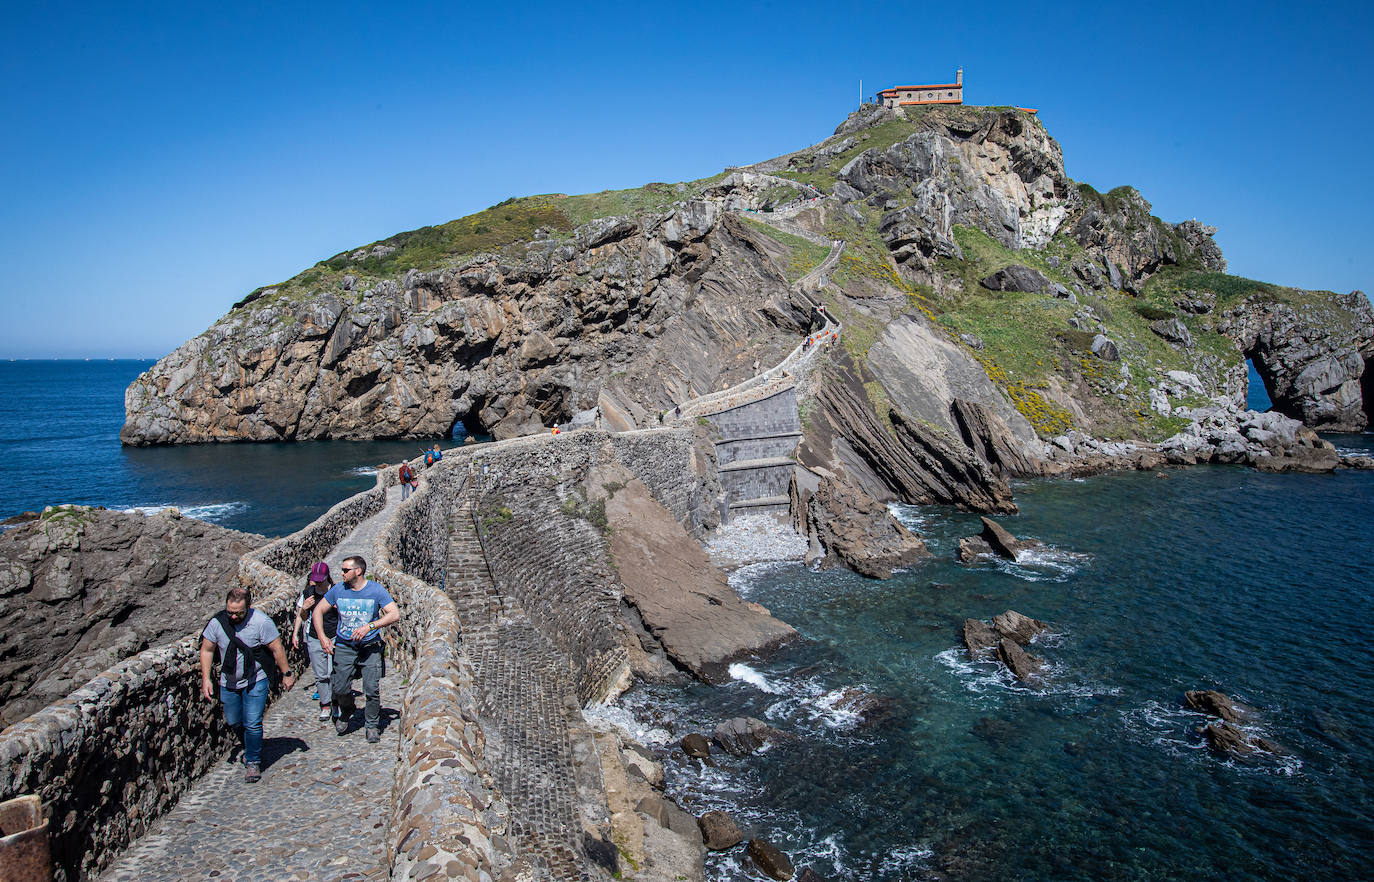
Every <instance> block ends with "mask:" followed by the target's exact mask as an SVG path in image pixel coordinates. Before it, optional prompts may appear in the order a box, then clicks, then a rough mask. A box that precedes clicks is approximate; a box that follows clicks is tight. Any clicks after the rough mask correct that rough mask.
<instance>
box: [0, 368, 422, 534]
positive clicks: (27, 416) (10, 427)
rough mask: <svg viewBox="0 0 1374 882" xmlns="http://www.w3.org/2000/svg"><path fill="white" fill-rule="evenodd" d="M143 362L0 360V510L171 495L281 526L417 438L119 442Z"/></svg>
mask: <svg viewBox="0 0 1374 882" xmlns="http://www.w3.org/2000/svg"><path fill="white" fill-rule="evenodd" d="M152 364H153V362H151V361H118V360H116V361H13V362H0V475H2V476H3V478H4V480H2V481H0V519H3V518H5V517H8V516H9V515H12V514H17V513H19V512H21V511H36V510H41V509H42V507H43V506H45V505H51V504H54V503H79V504H82V505H103V506H105V507H107V508H118V509H128V508H136V507H139V508H160V507H162V506H168V505H174V506H177V507H179V508H181V509H182V510H183V511H185V512H187V513H188V514H191V515H194V516H195V517H199V518H201V519H203V520H207V521H210V522H212V523H216V524H219V525H221V526H225V527H231V528H233V529H236V530H248V531H251V532H254V533H263V534H265V535H269V536H277V535H285V534H287V533H290V532H293V531H295V530H298V529H300V528H301V527H303V526H305V525H306V524H308V523H310V522H311V521H313V520H314V519H315V518H317V517H319V516H320V515H321V514H323V513H324V512H325V511H327V510H328V509H329V507H330V506H332V505H333V504H334V503H336V502H338V501H339V500H341V499H344V498H346V497H348V496H351V495H353V494H354V493H357V492H359V491H362V490H366V489H368V488H369V487H372V486H374V484H375V482H376V477H375V474H376V473H375V468H374V467H375V466H376V465H377V464H378V463H382V462H388V463H396V462H399V461H400V459H401V458H402V457H414V456H418V455H419V453H420V451H421V450H422V449H423V447H425V446H428V445H427V444H422V443H421V442H419V441H311V442H302V443H297V444H203V445H192V446H182V447H143V448H135V447H124V446H122V445H121V444H120V443H119V429H120V426H122V425H123V423H124V390H125V388H127V387H128V385H129V383H131V382H133V379H134V378H135V377H137V376H138V375H139V374H140V373H141V372H143V371H145V370H147V369H148V368H149V367H150V366H151V365H152Z"/></svg>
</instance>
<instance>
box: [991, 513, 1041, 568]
mask: <svg viewBox="0 0 1374 882" xmlns="http://www.w3.org/2000/svg"><path fill="white" fill-rule="evenodd" d="M980 520H982V522H983V532H982V533H981V534H979V535H980V536H981V537H982V539H983V541H984V542H986V543H987V544H988V545H989V546H991V548H992V550H993V551H995V552H997V553H998V554H1000V555H1001V556H1002V557H1005V558H1006V559H1007V560H1016V552H1018V551H1020V550H1021V549H1022V548H1026V547H1028V546H1030V545H1033V544H1034V543H1032V542H1024V541H1022V540H1020V539H1017V538H1016V537H1015V536H1013V535H1011V533H1009V532H1008V531H1007V529H1006V528H1005V527H1003V526H1002V525H1001V524H999V523H997V522H996V521H993V520H990V519H988V518H981V519H980Z"/></svg>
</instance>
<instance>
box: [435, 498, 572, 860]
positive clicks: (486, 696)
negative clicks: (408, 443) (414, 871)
mask: <svg viewBox="0 0 1374 882" xmlns="http://www.w3.org/2000/svg"><path fill="white" fill-rule="evenodd" d="M472 517H473V516H472V505H471V503H470V502H466V503H464V504H463V505H461V506H460V507H459V508H458V510H457V511H456V512H454V515H453V521H452V528H453V529H452V532H451V534H450V536H451V538H450V542H449V556H448V570H447V573H446V575H445V580H444V584H445V586H446V587H447V591H448V594H449V596H450V597H451V598H452V599H453V602H454V604H455V605H456V606H457V608H458V617H459V620H460V621H461V622H462V625H463V648H464V650H465V651H466V653H467V655H468V658H469V659H471V661H472V663H473V668H474V670H475V673H476V679H477V687H478V692H479V702H480V708H481V712H482V716H483V718H484V721H485V722H486V723H487V726H486V727H484V728H485V730H486V732H487V742H486V747H487V762H488V765H489V767H490V768H491V770H492V774H493V776H494V777H495V778H496V782H497V785H498V786H499V787H500V789H501V792H502V794H503V795H504V796H505V797H506V800H507V802H508V803H509V805H510V808H511V837H512V838H513V839H514V840H515V841H516V843H517V845H518V847H519V850H520V853H521V854H522V855H524V856H526V857H528V858H530V859H533V860H536V861H539V862H541V863H542V864H543V865H544V866H545V867H546V868H547V869H548V870H549V871H550V872H551V873H552V875H553V877H554V878H555V879H559V880H574V879H581V880H590V879H593V878H597V877H595V876H593V875H592V874H591V873H590V872H589V871H588V868H587V867H586V866H584V858H583V857H582V852H581V851H580V850H579V849H578V847H577V843H578V842H579V840H580V838H581V826H580V824H579V823H578V818H577V790H576V784H575V783H574V781H575V777H576V776H575V770H574V768H573V759H572V750H571V748H570V746H569V737H568V729H569V725H570V723H571V721H572V717H571V715H572V714H574V713H579V712H580V711H579V708H578V704H577V699H576V698H575V697H574V696H575V691H574V689H573V682H572V676H571V672H570V671H568V669H567V667H566V665H564V664H563V663H562V662H561V661H560V660H559V658H558V655H557V654H556V653H555V652H554V650H553V648H552V647H551V646H550V645H549V643H548V641H547V639H545V637H544V636H543V635H542V634H540V633H539V630H538V629H537V628H535V626H534V625H533V623H532V622H531V621H530V620H529V617H528V616H527V615H526V614H525V612H524V610H523V609H522V608H521V607H520V604H519V603H518V602H516V600H515V599H514V598H512V597H508V596H505V595H503V594H502V593H501V591H500V589H499V588H497V586H496V585H495V584H494V583H493V582H492V578H491V573H490V571H489V570H488V568H487V562H486V557H485V556H484V555H483V553H482V547H481V544H480V543H479V542H478V539H477V531H476V528H475V527H474V525H473V521H472Z"/></svg>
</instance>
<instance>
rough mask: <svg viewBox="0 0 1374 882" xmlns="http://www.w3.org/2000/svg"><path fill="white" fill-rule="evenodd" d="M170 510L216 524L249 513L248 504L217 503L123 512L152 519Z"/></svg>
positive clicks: (133, 507)
mask: <svg viewBox="0 0 1374 882" xmlns="http://www.w3.org/2000/svg"><path fill="white" fill-rule="evenodd" d="M169 508H175V509H176V510H177V511H179V512H181V513H182V514H183V515H185V516H186V517H188V518H195V519H196V520H198V521H206V522H208V523H215V522H217V521H221V520H223V519H224V518H227V517H229V516H230V515H236V514H239V513H240V512H245V511H247V510H248V503H246V502H216V503H210V504H208V505H187V506H180V505H171V504H165V503H164V504H159V505H135V506H131V507H130V508H125V509H121V511H123V512H124V513H125V514H141V515H144V516H145V517H152V516H153V515H155V514H157V513H159V512H163V511H166V510H167V509H169Z"/></svg>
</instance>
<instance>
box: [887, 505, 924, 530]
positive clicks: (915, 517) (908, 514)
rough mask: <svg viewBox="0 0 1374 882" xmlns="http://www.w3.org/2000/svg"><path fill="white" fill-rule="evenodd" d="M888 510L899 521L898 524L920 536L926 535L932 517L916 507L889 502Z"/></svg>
mask: <svg viewBox="0 0 1374 882" xmlns="http://www.w3.org/2000/svg"><path fill="white" fill-rule="evenodd" d="M887 510H888V511H889V512H890V513H891V514H892V516H893V517H894V518H896V519H897V523H899V524H901V525H902V526H903V527H906V528H907V529H908V530H910V531H911V532H913V533H915V534H917V535H918V536H923V535H925V533H926V525H927V524H928V523H929V522H930V516H929V515H927V514H926V513H925V512H923V511H922V510H921V509H920V508H918V507H917V506H914V505H906V504H905V503H901V502H889V503H888V504H887Z"/></svg>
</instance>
